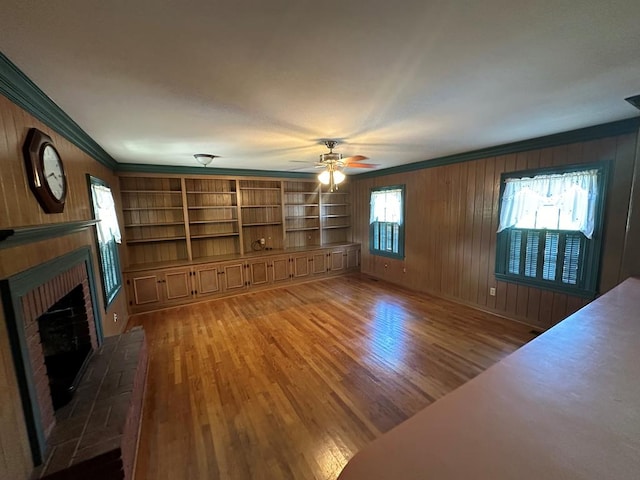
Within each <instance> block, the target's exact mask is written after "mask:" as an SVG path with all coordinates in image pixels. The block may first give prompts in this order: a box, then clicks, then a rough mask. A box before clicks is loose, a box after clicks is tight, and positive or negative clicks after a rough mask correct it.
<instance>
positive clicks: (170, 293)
mask: <svg viewBox="0 0 640 480" xmlns="http://www.w3.org/2000/svg"><path fill="white" fill-rule="evenodd" d="M162 284H163V285H164V293H165V299H166V300H167V301H168V302H173V301H176V300H181V299H186V298H188V297H190V296H191V275H190V270H189V269H185V270H174V271H169V272H166V273H165V274H164V279H163V280H162Z"/></svg>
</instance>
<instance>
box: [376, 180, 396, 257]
mask: <svg viewBox="0 0 640 480" xmlns="http://www.w3.org/2000/svg"><path fill="white" fill-rule="evenodd" d="M369 251H370V252H371V253H373V254H375V255H383V256H386V257H393V258H404V185H400V186H394V187H382V188H374V189H372V190H371V214H370V217H369Z"/></svg>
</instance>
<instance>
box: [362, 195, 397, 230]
mask: <svg viewBox="0 0 640 480" xmlns="http://www.w3.org/2000/svg"><path fill="white" fill-rule="evenodd" d="M373 222H392V223H397V224H398V225H401V224H402V190H401V189H399V188H398V189H394V190H380V191H377V192H372V193H371V215H370V217H369V223H373Z"/></svg>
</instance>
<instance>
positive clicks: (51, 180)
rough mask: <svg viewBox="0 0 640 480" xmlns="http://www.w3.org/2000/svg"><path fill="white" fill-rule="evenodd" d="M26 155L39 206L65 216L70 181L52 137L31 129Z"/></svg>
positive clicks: (28, 170) (48, 211)
mask: <svg viewBox="0 0 640 480" xmlns="http://www.w3.org/2000/svg"><path fill="white" fill-rule="evenodd" d="M23 153H24V160H25V163H26V167H27V177H28V179H29V186H30V187H31V191H32V192H33V194H34V195H35V197H36V199H37V200H38V203H40V206H41V207H42V209H43V210H44V211H45V212H46V213H61V212H62V211H63V210H64V202H65V200H66V198H67V177H66V175H65V173H64V166H63V164H62V158H61V157H60V154H59V153H58V151H57V150H56V147H54V146H53V141H52V140H51V137H49V135H47V134H46V133H44V132H41V131H40V130H38V129H37V128H32V129H30V130H29V133H28V134H27V138H26V140H25V142H24V147H23Z"/></svg>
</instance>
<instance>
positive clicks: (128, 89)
mask: <svg viewBox="0 0 640 480" xmlns="http://www.w3.org/2000/svg"><path fill="white" fill-rule="evenodd" d="M639 19H640V1H638V0H619V1H616V0H613V1H606V2H605V1H602V0H596V1H578V0H574V1H564V0H549V1H535V0H534V1H530V2H517V1H513V0H505V1H501V0H485V1H460V0H457V1H455V0H452V1H427V0H406V1H396V2H391V1H389V0H384V1H381V0H351V1H350V0H342V1H334V0H325V1H318V0H315V1H308V0H295V1H294V0H237V1H212V0H208V1H207V0H190V1H182V2H180V1H167V0H155V1H149V0H144V1H141V0H136V1H122V0H118V1H116V0H114V1H104V0H100V1H97V0H73V1H64V2H52V1H48V2H44V1H39V2H34V1H24V0H3V2H2V9H1V13H0V48H1V49H2V51H3V53H4V54H5V55H6V56H7V57H9V59H10V60H11V61H12V62H13V63H15V64H16V65H17V66H18V67H19V68H20V69H21V70H22V71H23V72H24V73H25V74H26V75H27V76H29V77H30V78H31V79H32V80H33V81H34V82H35V83H36V84H37V85H38V86H39V87H40V88H41V89H42V90H43V91H44V92H45V93H47V94H48V95H49V96H50V97H51V98H52V99H53V100H54V101H55V102H56V103H57V104H58V105H59V106H60V107H61V108H62V109H63V110H64V111H65V112H66V113H67V114H69V115H70V116H71V118H73V119H74V120H75V121H76V122H77V123H78V124H79V125H80V126H81V127H82V128H83V129H84V130H85V131H86V132H87V133H88V134H89V135H90V136H91V137H93V139H94V140H96V141H97V142H98V143H99V144H100V145H101V146H102V147H103V148H104V149H105V150H106V151H107V152H108V153H109V154H110V155H111V156H112V157H113V158H115V159H116V160H117V161H118V162H126V163H144V164H162V165H183V166H197V165H198V164H197V163H196V162H195V160H194V159H193V154H194V153H213V154H216V155H221V156H222V157H223V158H220V159H216V161H215V163H214V164H213V166H218V167H224V168H252V169H265V170H292V169H299V168H303V167H305V166H306V165H307V164H306V163H295V162H300V161H303V162H308V165H309V166H312V164H313V163H314V162H315V161H316V160H317V158H318V155H319V154H320V153H322V152H324V151H326V148H325V147H324V146H323V145H321V144H320V143H321V142H320V140H321V139H323V138H337V139H342V142H341V145H339V146H338V148H337V151H339V152H341V153H343V154H345V155H353V154H362V155H366V156H368V157H370V162H371V163H376V164H379V165H380V166H381V168H383V167H391V166H394V165H400V164H404V163H410V162H416V161H421V160H427V159H430V158H434V157H438V156H442V155H447V154H453V153H460V152H466V151H470V150H475V149H478V148H483V147H489V146H494V145H499V144H503V143H508V142H512V141H517V140H523V139H528V138H533V137H538V136H542V135H546V134H551V133H557V132H561V131H566V130H572V129H575V128H580V127H585V126H590V125H596V124H600V123H605V122H609V121H613V120H619V119H623V118H629V117H633V116H636V115H637V114H638V111H637V110H636V109H635V108H633V107H632V106H631V105H629V104H628V103H627V102H625V101H624V98H625V97H628V96H631V95H636V94H639V93H640V27H639V26H638V21H639ZM352 173H356V172H352Z"/></svg>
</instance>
